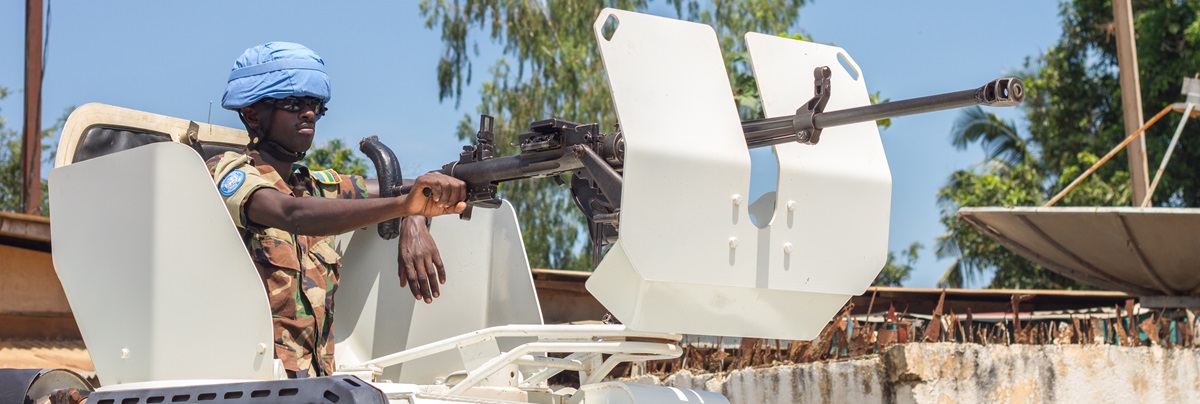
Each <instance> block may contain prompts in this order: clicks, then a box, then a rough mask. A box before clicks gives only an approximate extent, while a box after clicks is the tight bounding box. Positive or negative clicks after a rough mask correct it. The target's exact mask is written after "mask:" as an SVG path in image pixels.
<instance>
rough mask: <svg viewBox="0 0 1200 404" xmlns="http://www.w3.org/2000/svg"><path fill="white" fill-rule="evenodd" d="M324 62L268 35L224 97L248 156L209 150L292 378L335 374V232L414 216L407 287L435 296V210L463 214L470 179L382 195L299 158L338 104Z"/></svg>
mask: <svg viewBox="0 0 1200 404" xmlns="http://www.w3.org/2000/svg"><path fill="white" fill-rule="evenodd" d="M329 99H330V86H329V77H328V76H327V75H326V74H325V66H324V61H322V60H321V58H320V57H319V56H317V54H316V53H314V52H313V51H312V50H310V49H308V48H306V47H304V46H303V45H299V44H294V43H287V42H269V43H265V44H262V45H259V46H255V47H253V48H250V49H247V50H246V51H245V52H244V53H243V54H242V55H241V56H240V57H238V59H237V60H236V61H235V62H234V66H233V71H232V72H231V73H230V75H229V81H228V83H227V85H226V88H225V95H224V97H223V98H222V99H221V106H223V107H225V108H226V109H230V110H233V111H237V113H238V116H239V117H241V120H242V123H243V124H245V126H246V130H247V132H249V135H250V142H249V144H248V145H247V146H246V151H245V152H244V153H233V152H229V153H225V154H224V155H221V156H215V157H213V158H212V159H209V161H208V165H209V170H210V171H211V172H212V175H213V179H214V181H216V182H217V188H218V190H219V191H220V193H221V196H222V197H223V198H224V200H225V205H226V207H227V208H228V210H229V214H230V215H231V216H232V217H233V220H234V223H236V224H237V227H238V230H239V231H241V233H242V239H243V240H244V241H245V243H246V248H247V249H249V251H250V255H251V257H252V258H253V260H254V265H255V267H257V268H258V273H259V276H260V277H261V278H262V281H263V286H264V287H265V288H266V290H267V294H268V299H269V301H270V304H271V313H272V323H273V325H274V337H275V357H276V358H277V359H279V360H280V361H281V362H282V363H283V367H284V369H286V371H287V375H288V377H290V378H295V377H313V376H326V375H329V374H331V373H332V372H333V371H334V370H335V368H334V363H333V306H334V300H333V295H334V292H335V291H336V290H337V286H338V276H339V272H338V271H339V261H340V258H341V257H340V255H339V254H338V253H337V251H335V249H334V245H333V236H334V235H337V234H341V233H344V232H347V231H351V230H354V229H358V228H361V227H365V226H368V225H372V224H375V223H378V222H381V221H384V220H389V219H392V218H396V217H404V219H403V220H402V223H401V237H400V263H401V264H400V266H401V268H400V284H401V286H405V284H408V286H409V287H410V289H411V290H412V292H413V296H414V297H416V299H417V300H424V301H425V303H431V302H432V301H433V299H434V298H436V297H438V296H439V294H440V291H439V288H438V285H439V284H441V283H444V282H445V279H446V275H445V269H444V268H443V267H442V262H441V257H440V256H439V255H438V251H437V247H436V246H435V245H434V243H433V239H432V238H431V237H430V236H429V232H428V229H427V228H426V226H425V221H424V217H426V216H435V215H442V214H448V213H460V212H462V211H463V209H464V208H465V207H466V204H465V203H463V200H464V199H465V197H466V190H465V186H464V184H463V183H462V181H459V180H457V179H455V178H452V177H449V176H446V175H442V174H438V173H430V174H425V175H422V176H420V177H418V178H417V179H416V182H415V184H414V187H413V189H424V188H428V189H429V190H431V191H432V192H431V195H430V196H429V197H426V196H425V195H423V193H422V192H413V193H411V194H408V195H405V196H400V197H396V198H370V197H371V196H377V195H378V193H377V191H376V190H377V188H378V185H377V183H376V182H374V181H369V180H364V179H363V178H362V177H358V176H348V175H342V174H338V173H336V172H334V171H333V170H323V171H312V170H309V169H308V168H306V167H304V166H302V165H299V164H296V163H297V162H298V161H300V160H301V159H303V158H304V155H305V152H307V151H308V149H309V148H310V147H311V146H312V141H313V135H314V134H315V131H316V125H317V122H318V120H319V119H321V117H322V116H324V115H325V113H326V111H328V109H327V108H326V106H325V105H326V103H327V102H328V101H329Z"/></svg>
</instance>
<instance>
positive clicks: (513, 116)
mask: <svg viewBox="0 0 1200 404" xmlns="http://www.w3.org/2000/svg"><path fill="white" fill-rule="evenodd" d="M648 3H649V2H648V1H647V0H608V1H602V0H587V1H584V0H574V1H572V0H546V1H544V2H542V1H504V0H453V1H452V0H423V1H422V2H421V3H420V8H421V13H422V15H424V16H425V17H426V26H427V27H429V28H432V29H440V30H441V33H442V42H443V43H444V45H445V51H444V53H443V54H442V57H441V59H440V60H439V62H438V84H439V88H440V93H439V97H440V98H441V99H442V100H446V99H452V100H454V101H455V102H456V103H458V102H460V101H461V97H462V91H463V87H464V85H466V84H469V83H470V82H471V80H472V77H471V67H472V66H473V63H474V59H475V58H477V57H478V56H479V52H478V43H479V39H480V38H476V37H475V36H476V35H483V36H486V39H487V40H490V41H491V42H492V43H494V44H496V45H498V47H499V48H500V52H501V56H500V57H499V58H498V59H496V60H494V61H492V62H491V65H490V68H489V72H490V73H491V78H490V79H489V80H487V81H486V82H484V83H482V85H481V86H480V96H481V101H480V105H479V108H478V112H479V113H482V114H488V115H493V116H495V124H496V129H495V131H496V133H497V136H498V139H497V142H496V143H497V146H498V147H497V152H498V153H499V155H511V154H515V153H516V152H517V149H516V148H515V147H514V146H511V145H510V144H509V143H510V142H511V139H513V137H515V135H516V134H518V133H522V132H524V131H526V130H527V125H528V124H529V123H530V122H533V121H535V120H539V119H543V118H551V117H554V118H561V119H566V120H569V121H574V122H580V123H599V124H600V125H601V130H604V131H611V130H612V129H613V124H614V120H615V117H616V114H615V112H614V107H613V105H612V98H611V96H610V94H609V89H608V83H607V81H606V79H605V77H604V68H603V65H602V63H601V60H600V53H599V50H598V48H597V44H596V40H595V37H594V34H593V32H592V23H593V21H594V20H595V18H596V16H597V15H599V13H600V11H601V10H602V9H604V8H605V7H614V8H620V9H625V10H634V11H645V10H646V8H647V7H648V5H649V4H648ZM666 4H668V5H669V6H671V7H673V8H674V10H675V12H676V16H677V17H681V18H685V19H689V20H692V21H698V22H703V23H706V24H709V25H712V26H713V27H714V29H716V31H717V34H718V37H719V40H720V43H721V45H722V48H723V50H724V55H725V58H726V63H727V67H728V69H727V70H728V71H729V73H730V81H731V83H732V84H733V86H734V87H735V92H736V93H737V94H736V99H737V100H738V103H739V111H740V112H741V113H742V115H743V118H747V117H757V116H761V107H756V106H755V105H756V104H757V89H756V88H755V86H754V85H753V81H752V80H753V79H752V78H750V79H748V77H750V69H749V65H748V60H747V58H746V57H745V53H744V48H743V45H742V42H741V40H740V36H741V35H742V34H743V33H745V32H749V31H756V32H771V33H785V32H787V31H788V29H789V28H791V27H792V26H793V25H794V24H795V23H796V21H797V18H798V17H799V8H800V6H801V5H803V4H804V0H747V1H732V0H715V1H712V2H700V1H696V0H686V1H685V0H669V1H667V2H666ZM750 91H753V94H751V93H750ZM756 108H757V109H756ZM755 114H757V116H755ZM477 122H478V120H477V118H476V117H474V116H467V117H464V118H463V120H462V121H461V122H460V123H459V125H458V130H457V135H458V138H459V139H462V140H470V139H472V136H473V135H474V134H475V133H476V131H477V130H478V127H477V126H476V124H477ZM500 193H501V196H502V197H504V198H505V199H508V200H509V201H510V202H511V203H512V204H513V206H514V208H515V209H516V211H517V215H518V217H519V218H520V221H521V224H522V230H521V232H522V236H523V238H524V241H525V246H526V250H527V252H528V256H529V260H530V264H531V265H532V266H534V267H542V268H560V269H587V268H588V267H590V265H591V257H590V251H588V249H583V248H580V247H581V245H580V244H581V243H582V242H583V240H584V237H581V234H583V232H585V231H586V225H585V224H584V222H583V217H582V215H581V214H580V213H579V212H578V211H577V210H576V209H575V207H574V206H573V204H574V203H573V202H572V201H571V198H570V194H569V191H568V190H567V189H566V188H563V187H559V186H556V185H555V183H554V182H553V181H551V180H549V179H541V180H529V181H515V182H511V183H506V184H504V185H503V186H502V187H500ZM581 251H582V252H581Z"/></svg>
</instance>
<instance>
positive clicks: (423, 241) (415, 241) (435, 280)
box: [398, 216, 446, 304]
mask: <svg viewBox="0 0 1200 404" xmlns="http://www.w3.org/2000/svg"><path fill="white" fill-rule="evenodd" d="M398 259H399V261H400V287H405V286H408V288H409V289H410V290H412V294H413V297H414V298H416V299H417V300H424V301H425V303H426V304H429V303H433V299H434V298H437V297H440V296H441V290H440V288H439V287H438V285H440V284H444V283H446V268H445V267H444V266H443V265H442V255H441V254H440V253H439V252H438V249H437V244H435V243H434V242H433V236H431V235H430V234H429V229H428V228H427V227H425V218H424V217H423V216H408V217H405V218H404V219H403V220H402V221H401V223H400V256H399V257H398Z"/></svg>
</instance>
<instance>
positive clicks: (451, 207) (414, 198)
mask: <svg viewBox="0 0 1200 404" xmlns="http://www.w3.org/2000/svg"><path fill="white" fill-rule="evenodd" d="M403 198H404V201H403V202H402V206H403V209H404V212H405V213H404V215H403V216H412V215H420V216H438V215H446V214H451V213H462V211H463V210H465V209H466V208H467V204H466V202H464V201H466V199H467V184H466V183H464V182H462V180H459V179H458V178H454V177H451V176H448V175H445V174H442V173H439V172H431V173H428V174H425V175H422V176H420V177H417V180H416V182H414V183H413V187H412V192H409V193H408V194H407V195H404V196H403Z"/></svg>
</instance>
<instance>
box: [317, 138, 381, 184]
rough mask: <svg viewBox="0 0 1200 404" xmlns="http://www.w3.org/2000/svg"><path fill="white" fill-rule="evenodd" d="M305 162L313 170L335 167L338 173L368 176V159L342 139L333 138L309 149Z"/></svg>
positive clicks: (334, 169)
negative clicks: (351, 148)
mask: <svg viewBox="0 0 1200 404" xmlns="http://www.w3.org/2000/svg"><path fill="white" fill-rule="evenodd" d="M303 164H304V165H305V166H307V167H308V168H309V169H312V170H329V169H333V171H337V172H338V174H346V175H361V176H367V167H368V166H367V161H366V160H364V159H363V158H362V157H359V156H358V155H357V154H355V153H354V151H353V150H350V148H349V147H346V144H345V143H343V142H342V140H341V139H331V140H330V141H328V142H325V143H322V144H321V145H319V146H316V147H313V148H311V149H309V150H308V154H307V155H305V156H304V160H303Z"/></svg>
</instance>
